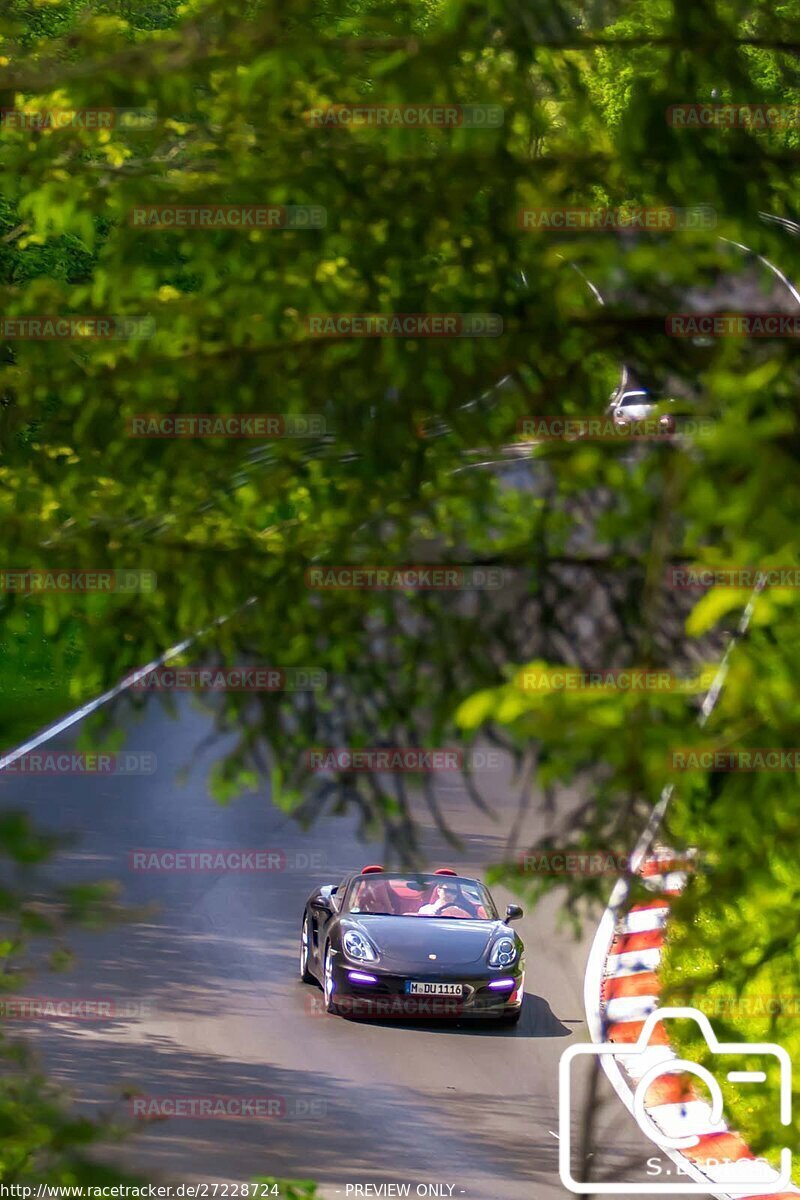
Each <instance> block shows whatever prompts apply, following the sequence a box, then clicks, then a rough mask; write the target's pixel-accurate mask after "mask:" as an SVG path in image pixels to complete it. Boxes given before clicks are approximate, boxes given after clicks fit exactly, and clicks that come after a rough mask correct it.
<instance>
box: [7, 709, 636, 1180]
mask: <svg viewBox="0 0 800 1200" xmlns="http://www.w3.org/2000/svg"><path fill="white" fill-rule="evenodd" d="M119 721H120V723H121V724H123V725H124V726H126V727H127V729H128V732H127V740H126V745H127V747H128V748H130V749H140V750H148V751H152V752H154V753H155V755H156V757H157V760H158V769H157V771H156V772H155V773H154V774H152V775H142V776H130V777H118V776H115V777H89V776H70V777H36V776H29V777H22V776H20V777H16V778H11V777H6V778H5V779H3V780H2V782H0V803H2V804H3V805H11V806H17V807H21V808H25V809H26V810H27V811H29V812H30V813H31V814H32V816H33V817H34V818H35V819H36V820H37V822H39V823H40V824H42V825H43V826H45V827H46V828H48V829H51V830H62V831H65V832H68V831H77V832H78V837H77V839H76V841H75V843H74V844H73V845H72V846H71V847H70V848H69V849H68V851H67V852H66V853H64V854H63V855H61V856H60V858H59V860H58V864H57V865H56V866H55V867H50V868H48V876H49V878H51V879H52V878H56V877H57V878H58V879H60V880H62V881H64V880H72V881H75V880H78V879H99V878H109V877H117V878H119V879H121V880H122V883H123V894H122V895H123V899H124V900H125V901H126V902H127V903H129V904H133V905H145V906H149V908H148V909H147V911H144V912H140V913H139V914H138V916H137V918H136V919H135V920H134V921H132V922H130V923H126V924H124V925H118V926H116V927H114V928H113V929H111V930H109V931H104V932H101V933H96V932H93V933H85V934H84V933H81V934H79V935H77V936H75V937H73V939H72V940H73V945H74V946H75V949H76V951H77V955H78V962H77V965H76V968H75V969H74V970H73V971H72V972H70V973H68V974H58V975H47V976H39V977H38V978H37V979H36V980H35V981H34V982H33V983H32V984H30V985H29V986H27V988H26V989H25V994H26V995H28V996H31V995H35V996H37V997H43V996H48V997H51V996H58V997H72V998H87V999H97V998H103V999H109V998H113V999H115V1000H116V1001H117V1002H126V1001H134V1002H136V1003H138V1004H140V1005H145V1006H149V1007H146V1008H145V1010H144V1011H141V1010H135V1011H134V1012H133V1013H132V1015H130V1016H121V1017H115V1018H113V1019H103V1020H92V1021H76V1020H74V1019H71V1018H70V1019H61V1020H52V1019H47V1020H44V1019H37V1020H34V1021H20V1022H19V1030H20V1033H21V1034H24V1035H25V1036H27V1037H29V1038H30V1039H32V1041H33V1043H34V1045H35V1046H36V1047H37V1048H38V1050H39V1051H40V1052H41V1054H42V1057H43V1060H44V1063H45V1065H46V1067H47V1069H48V1070H49V1071H50V1073H51V1074H53V1075H54V1076H55V1077H56V1078H57V1079H58V1080H60V1081H61V1082H63V1084H64V1085H65V1086H66V1087H68V1088H69V1090H70V1091H71V1093H72V1094H73V1095H74V1097H75V1102H76V1105H77V1106H78V1107H79V1108H81V1109H82V1110H84V1111H87V1112H96V1111H99V1110H101V1109H102V1110H107V1109H109V1108H113V1109H114V1110H115V1111H117V1112H118V1113H119V1114H120V1115H121V1116H123V1117H126V1118H127V1117H128V1116H129V1115H131V1119H132V1114H130V1113H129V1105H130V1101H128V1100H125V1099H120V1096H121V1095H122V1094H123V1091H124V1089H126V1088H134V1089H135V1090H136V1091H137V1092H138V1093H139V1094H140V1095H143V1096H146V1097H148V1098H157V1099H158V1100H159V1101H163V1100H164V1099H166V1098H169V1097H184V1098H186V1097H195V1098H196V1097H219V1096H224V1097H238V1098H239V1099H245V1100H247V1099H250V1100H252V1099H253V1098H264V1097H268V1098H271V1099H273V1100H274V1101H275V1103H274V1104H273V1105H272V1111H273V1112H274V1113H275V1112H276V1113H277V1115H274V1116H273V1117H271V1118H263V1117H253V1116H249V1117H240V1118H234V1117H227V1118H225V1119H199V1118H196V1117H174V1118H170V1119H168V1120H165V1121H161V1122H158V1123H156V1124H144V1125H137V1127H136V1132H135V1133H134V1135H133V1137H131V1138H130V1139H129V1140H127V1141H125V1142H123V1143H121V1144H119V1145H115V1146H113V1147H110V1148H104V1149H103V1151H102V1153H103V1155H104V1157H106V1158H109V1159H112V1160H113V1161H115V1162H117V1163H119V1164H121V1165H124V1166H127V1167H129V1168H132V1169H134V1170H135V1171H137V1172H138V1173H139V1174H140V1175H142V1176H144V1177H145V1178H146V1179H147V1180H149V1181H159V1180H177V1179H195V1180H209V1181H221V1180H227V1181H232V1180H238V1181H243V1180H248V1179H251V1178H253V1177H255V1176H258V1175H275V1176H278V1177H285V1178H313V1179H316V1180H318V1181H319V1182H320V1184H321V1188H322V1194H323V1196H324V1197H326V1200H328V1198H332V1197H337V1196H346V1195H347V1194H350V1195H357V1194H359V1193H358V1192H354V1191H353V1190H352V1185H356V1184H358V1185H366V1184H371V1185H379V1184H382V1183H410V1184H411V1185H412V1189H413V1188H414V1187H415V1186H416V1185H417V1184H427V1185H430V1184H439V1185H447V1186H446V1187H445V1189H444V1191H443V1192H442V1193H440V1194H443V1195H450V1194H452V1195H453V1196H464V1197H466V1198H468V1200H523V1198H525V1200H530V1198H531V1197H536V1198H537V1200H539V1198H541V1200H552V1198H554V1197H563V1196H565V1195H567V1193H566V1191H565V1190H564V1189H563V1187H562V1185H561V1183H560V1181H559V1178H558V1162H557V1150H558V1141H557V1136H556V1135H557V1132H558V1126H557V1124H556V1122H557V1119H558V1117H557V1100H558V1093H557V1088H558V1060H559V1056H560V1054H561V1051H562V1050H563V1049H564V1048H565V1047H566V1046H567V1045H568V1044H569V1042H570V1039H574V1038H578V1039H580V1040H586V1037H587V1035H586V1029H585V1024H584V1019H583V1006H582V982H583V972H584V966H585V961H586V954H587V951H588V941H589V938H590V937H591V934H592V932H593V926H594V923H593V922H592V921H591V920H590V921H589V922H588V923H587V926H586V930H585V937H583V938H581V939H579V940H575V939H574V937H573V936H572V935H571V934H570V933H569V932H568V931H567V929H566V928H565V927H562V925H561V924H560V923H559V920H558V902H557V898H556V897H553V898H552V899H551V900H549V901H548V902H546V903H544V904H543V905H541V906H539V907H538V908H537V909H536V911H535V912H534V913H530V912H528V913H526V915H525V917H524V919H523V920H522V921H521V922H520V925H519V928H520V932H521V933H522V936H523V938H524V939H525V941H526V945H527V978H526V992H527V995H526V1002H525V1011H524V1015H523V1018H522V1021H521V1022H520V1025H519V1026H518V1027H517V1028H516V1029H495V1028H489V1027H480V1026H478V1027H475V1026H470V1025H464V1026H448V1025H443V1024H440V1023H431V1024H428V1025H422V1026H418V1025H414V1024H412V1023H398V1022H390V1021H384V1022H381V1023H371V1022H356V1021H351V1020H345V1019H341V1018H336V1017H331V1016H327V1015H326V1014H324V1013H323V1011H322V1006H321V1004H320V996H321V993H320V992H319V991H318V990H317V989H316V988H314V987H310V986H304V985H303V984H301V983H300V981H299V978H298V972H297V950H298V936H299V929H300V919H301V914H302V908H303V902H304V900H305V898H306V896H307V894H308V893H309V892H310V891H311V890H312V888H313V887H314V886H315V885H316V884H318V883H320V882H337V881H338V880H339V879H340V878H341V876H343V875H344V874H345V872H346V871H348V870H350V869H352V868H353V867H354V866H361V865H363V864H364V863H365V862H372V861H375V860H376V857H377V856H378V852H376V850H375V847H374V846H373V847H369V846H365V845H364V844H363V843H362V842H361V841H360V840H359V837H358V835H357V831H356V828H355V825H354V823H353V822H352V821H351V820H348V819H346V818H326V819H324V820H319V821H318V822H317V823H316V824H315V825H314V826H313V828H312V829H311V830H310V831H308V832H304V831H303V830H301V829H300V828H299V827H298V826H297V825H296V824H295V823H294V822H293V821H292V820H291V819H289V818H288V817H287V816H286V815H285V814H283V813H281V812H280V811H278V810H277V809H276V808H275V807H274V806H273V805H272V804H271V803H270V799H269V795H268V789H267V785H266V784H265V785H264V790H263V791H262V792H261V793H260V794H257V795H249V796H243V797H241V798H239V799H238V800H236V801H235V802H234V803H233V804H231V805H229V806H227V807H221V806H219V805H216V804H215V803H214V802H213V801H212V800H211V798H210V796H209V794H208V791H207V786H206V777H207V771H208V768H209V766H210V764H211V763H212V762H213V761H214V759H215V757H217V756H218V755H219V753H220V752H221V749H223V748H224V743H220V742H215V741H214V740H213V736H212V722H211V720H210V717H209V716H208V715H207V714H205V713H202V712H198V711H197V709H196V708H195V707H193V706H192V704H191V702H190V701H189V700H186V699H182V700H181V702H180V704H179V718H178V719H177V720H174V721H170V720H167V719H165V717H164V715H163V713H162V711H161V710H160V708H159V707H158V705H157V704H154V703H152V702H151V703H149V704H148V707H147V709H146V711H145V714H144V717H143V718H136V719H134V718H133V717H132V716H131V714H130V713H129V712H128V711H127V709H126V708H125V706H123V707H122V710H121V711H120V712H119ZM74 732H75V731H73V733H74ZM52 745H53V746H65V747H66V746H71V745H74V738H73V737H72V736H69V737H67V736H65V737H63V738H61V739H59V740H58V741H57V742H55V743H53V744H52ZM479 782H480V786H481V791H482V793H483V794H484V795H485V796H486V797H487V799H488V801H489V804H490V805H491V807H492V809H493V810H494V817H493V818H492V817H489V816H487V815H485V814H483V813H481V812H479V811H478V810H477V809H476V808H475V807H474V806H473V805H472V804H471V803H470V802H469V800H468V798H467V797H466V795H465V793H464V791H463V788H462V787H461V786H460V785H459V784H458V783H457V782H456V781H455V780H454V779H452V778H451V779H450V781H449V782H448V781H447V780H444V781H443V782H442V785H441V786H440V787H439V788H438V795H439V799H440V802H441V805H442V808H443V809H444V811H445V812H446V813H447V815H448V817H449V819H450V820H451V821H452V824H453V826H454V827H455V828H456V829H457V830H458V832H459V834H460V836H461V838H462V839H463V842H464V848H463V850H462V851H461V852H460V853H458V854H455V855H454V854H453V852H452V851H448V850H446V848H445V847H444V846H443V843H442V840H441V836H440V835H439V834H438V833H437V832H436V830H435V829H433V828H432V827H431V823H430V821H429V820H428V819H427V818H426V815H425V813H424V812H423V811H420V819H421V821H422V822H423V826H424V846H425V858H426V862H427V865H429V866H432V867H435V866H439V865H452V866H455V867H456V868H457V869H459V870H463V871H473V872H475V873H480V872H481V871H482V870H483V869H484V868H485V867H486V866H487V865H488V864H490V863H492V862H494V861H497V860H498V859H500V858H501V857H503V854H504V853H505V851H506V848H507V843H508V839H509V834H510V832H511V830H512V829H513V828H514V827H515V825H518V826H519V829H518V834H519V841H518V844H519V845H520V846H522V845H524V844H525V837H526V836H528V837H530V836H531V835H534V834H537V835H540V834H541V833H542V832H543V831H544V829H545V826H544V824H543V822H544V817H543V816H542V815H541V813H540V812H539V811H531V812H530V813H528V814H525V815H523V817H522V819H521V821H520V820H518V816H519V814H518V812H517V793H516V790H515V789H514V788H512V787H511V786H510V780H509V778H508V775H507V770H506V769H505V768H504V767H501V768H498V767H497V766H494V767H493V768H492V769H489V770H487V771H485V772H483V773H482V774H479ZM569 807H570V798H569V796H566V797H565V798H564V799H563V800H562V801H561V802H559V806H558V819H561V820H566V821H568V812H569ZM426 820H427V823H426ZM142 848H155V849H160V850H171V849H174V850H189V851H191V850H195V851H197V850H205V851H207V850H214V851H216V850H226V851H229V850H237V849H246V850H247V849H260V850H263V849H269V850H272V851H275V852H278V853H279V854H280V855H282V856H284V857H285V865H284V869H282V870H276V871H272V872H269V873H264V872H252V871H250V872H247V871H238V872H234V871H228V872H223V873H220V872H216V873H209V872H180V873H179V872H158V873H152V872H141V871H133V870H131V869H130V855H131V852H132V851H134V850H136V849H142ZM609 888H610V883H609ZM495 898H496V899H497V900H498V903H500V904H502V905H505V904H506V903H507V902H509V901H511V900H512V899H515V897H513V896H511V895H510V894H508V893H504V892H502V891H500V890H497V891H496V892H495ZM598 1142H599V1145H598V1150H597V1156H596V1162H597V1163H598V1165H599V1167H600V1169H601V1170H602V1171H606V1170H616V1171H624V1170H625V1166H626V1164H629V1163H634V1164H635V1167H634V1168H633V1170H634V1173H633V1174H629V1175H622V1176H619V1177H620V1178H633V1179H642V1178H644V1165H643V1164H644V1163H645V1161H646V1159H647V1158H648V1157H649V1156H651V1155H652V1154H653V1153H654V1147H652V1146H651V1145H650V1143H647V1142H646V1141H645V1140H644V1138H643V1137H642V1136H641V1135H640V1134H639V1133H638V1131H637V1130H636V1129H635V1127H634V1126H633V1122H632V1121H631V1119H630V1118H629V1116H628V1115H627V1113H625V1111H624V1110H623V1109H622V1106H621V1105H620V1103H619V1101H618V1100H617V1099H616V1098H615V1097H613V1096H610V1098H609V1101H608V1104H607V1105H606V1106H604V1107H603V1109H602V1111H601V1113H600V1116H599V1137H598ZM348 1185H350V1188H349V1190H348ZM448 1187H450V1188H452V1191H451V1192H450V1191H448V1190H447V1188H448ZM360 1194H362V1195H363V1194H370V1192H366V1193H364V1192H361V1193H360ZM372 1194H380V1193H375V1192H372ZM411 1194H412V1195H413V1194H415V1193H414V1191H413V1190H412V1193H411ZM433 1194H436V1193H433Z"/></svg>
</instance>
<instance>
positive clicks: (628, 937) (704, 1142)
mask: <svg viewBox="0 0 800 1200" xmlns="http://www.w3.org/2000/svg"><path fill="white" fill-rule="evenodd" d="M663 861H664V860H663V858H652V857H650V858H644V859H643V861H642V862H641V864H640V865H639V868H638V873H639V874H640V875H641V876H642V877H643V878H644V879H645V882H646V885H647V886H648V888H649V889H650V890H652V891H654V892H656V893H658V894H657V896H656V897H655V898H654V899H653V900H648V901H645V902H644V903H639V904H633V905H631V906H629V907H628V906H625V905H624V903H623V901H624V900H625V898H626V896H627V891H628V886H627V883H626V882H625V881H624V880H620V882H619V883H618V885H617V888H616V889H615V893H614V894H613V895H612V897H611V900H610V902H609V905H608V907H607V908H606V911H605V912H604V914H603V918H602V920H601V922H600V925H599V927H598V930H597V933H596V935H595V940H594V943H593V945H592V949H591V952H590V955H589V962H588V965H587V969H586V977H585V980H584V1003H585V1006H586V1016H587V1023H588V1027H589V1033H590V1036H591V1040H592V1042H594V1043H596V1044H601V1043H618V1044H619V1046H620V1052H619V1054H616V1053H614V1054H605V1055H603V1056H600V1061H601V1063H602V1065H603V1069H604V1070H605V1072H606V1075H607V1076H608V1078H609V1081H610V1082H611V1085H612V1087H613V1088H614V1090H615V1091H616V1093H617V1095H618V1096H619V1097H620V1099H621V1100H622V1101H623V1103H624V1104H625V1106H626V1108H627V1109H628V1110H629V1112H631V1113H633V1100H634V1093H635V1091H636V1086H637V1084H638V1082H639V1080H640V1079H643V1078H644V1076H645V1074H647V1073H648V1072H649V1071H652V1069H653V1067H655V1066H656V1065H657V1064H660V1063H668V1062H670V1061H671V1060H673V1059H675V1060H677V1058H678V1056H677V1054H676V1053H675V1051H674V1050H673V1049H672V1048H671V1047H670V1045H669V1039H668V1035H667V1031H666V1029H665V1026H664V1024H663V1023H658V1024H656V1025H655V1027H654V1030H653V1034H652V1036H651V1037H650V1039H649V1041H648V1046H647V1049H646V1050H644V1052H642V1051H638V1052H637V1053H636V1054H632V1053H628V1054H626V1053H625V1049H624V1047H625V1046H632V1045H633V1044H634V1043H635V1042H636V1041H637V1040H638V1038H639V1036H640V1034H641V1033H642V1030H643V1027H644V1023H645V1021H646V1020H647V1018H648V1017H649V1016H650V1014H651V1013H653V1012H655V1011H656V1009H657V1008H658V1007H659V996H660V991H661V983H660V980H659V978H658V968H659V966H660V963H661V953H662V949H663V946H664V941H665V938H666V925H667V920H668V918H669V912H670V903H671V900H672V898H673V897H675V896H677V895H679V894H680V892H681V891H682V889H683V888H684V887H685V884H686V879H687V876H686V874H685V873H684V872H672V873H668V874H663V873H662V870H663ZM688 1080H689V1077H688V1076H687V1075H686V1074H685V1073H683V1072H681V1071H680V1069H678V1070H677V1071H675V1072H674V1073H672V1074H670V1073H669V1068H668V1067H666V1066H665V1068H664V1073H663V1074H662V1075H660V1076H659V1077H658V1078H657V1079H655V1080H654V1081H653V1082H652V1083H651V1085H650V1086H649V1087H648V1088H647V1091H646V1093H645V1099H644V1109H645V1113H646V1115H647V1116H648V1117H649V1118H650V1119H651V1120H652V1121H653V1123H654V1124H655V1126H656V1128H657V1129H658V1130H659V1131H660V1132H661V1133H662V1134H663V1135H664V1136H665V1137H669V1138H673V1137H695V1138H697V1139H698V1140H697V1141H696V1143H695V1145H693V1146H691V1147H688V1148H685V1149H682V1150H672V1149H668V1148H667V1147H664V1146H662V1145H660V1144H658V1143H656V1142H654V1145H655V1146H657V1147H658V1150H659V1153H660V1154H664V1155H666V1156H668V1157H669V1158H670V1159H672V1161H673V1163H675V1164H676V1166H677V1167H678V1168H679V1171H680V1175H679V1177H680V1178H684V1179H685V1180H686V1181H687V1183H688V1181H689V1180H690V1179H692V1180H695V1181H696V1183H698V1184H705V1185H707V1189H708V1194H709V1195H712V1196H716V1197H718V1200H734V1198H744V1197H746V1198H747V1200H767V1197H770V1196H771V1197H772V1200H794V1198H795V1197H797V1196H798V1195H800V1188H797V1187H795V1186H794V1185H793V1184H792V1185H790V1186H789V1189H788V1190H785V1191H777V1192H770V1191H768V1190H765V1189H768V1188H769V1187H770V1186H774V1184H775V1183H776V1182H777V1181H778V1179H779V1174H778V1172H777V1171H773V1170H772V1169H771V1168H770V1169H769V1172H768V1169H767V1167H766V1166H765V1165H764V1162H763V1160H758V1159H756V1156H755V1155H754V1154H753V1152H752V1151H751V1150H750V1148H749V1147H748V1145H747V1144H746V1142H745V1141H744V1139H743V1138H742V1137H741V1135H740V1134H738V1133H736V1132H734V1131H733V1130H731V1129H729V1128H728V1126H727V1125H726V1124H725V1123H724V1121H723V1122H722V1125H721V1126H720V1125H719V1124H714V1125H712V1124H711V1121H710V1117H711V1105H710V1104H707V1103H706V1101H705V1100H701V1099H699V1098H698V1096H697V1093H696V1092H695V1090H694V1088H693V1087H692V1085H691V1083H689V1082H688ZM672 1174H673V1175H675V1174H677V1172H674V1171H673V1172H672ZM651 1182H652V1188H651V1189H650V1190H652V1191H653V1192H656V1191H670V1190H671V1191H679V1190H680V1185H679V1184H676V1183H674V1184H672V1185H668V1186H666V1187H665V1186H664V1184H663V1183H662V1184H661V1185H660V1186H659V1183H658V1181H657V1180H656V1179H654V1178H652V1177H651ZM748 1185H752V1190H750V1187H749V1186H748ZM726 1186H727V1187H728V1188H731V1187H733V1188H734V1189H735V1190H727V1191H726V1190H719V1189H720V1188H722V1189H724V1188H725V1187H726ZM740 1189H741V1190H740ZM642 1190H643V1191H647V1190H648V1188H647V1187H644V1188H642Z"/></svg>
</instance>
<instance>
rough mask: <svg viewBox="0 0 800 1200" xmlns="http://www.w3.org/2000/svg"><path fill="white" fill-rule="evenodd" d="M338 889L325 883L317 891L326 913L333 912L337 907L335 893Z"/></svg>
mask: <svg viewBox="0 0 800 1200" xmlns="http://www.w3.org/2000/svg"><path fill="white" fill-rule="evenodd" d="M338 890H339V888H338V887H334V885H333V884H332V883H326V884H324V885H323V886H322V887H321V888H320V889H319V896H320V900H321V901H322V903H323V905H324V906H325V908H327V910H328V912H335V911H336V909H337V908H338V907H339V904H338V900H337V898H336V893H337V892H338Z"/></svg>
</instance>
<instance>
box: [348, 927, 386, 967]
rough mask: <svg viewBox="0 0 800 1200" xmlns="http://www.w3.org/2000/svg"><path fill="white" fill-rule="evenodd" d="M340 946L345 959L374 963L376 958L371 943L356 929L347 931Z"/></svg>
mask: <svg viewBox="0 0 800 1200" xmlns="http://www.w3.org/2000/svg"><path fill="white" fill-rule="evenodd" d="M342 945H343V946H344V952H345V954H346V955H347V957H348V958H352V959H355V961H356V962H375V960H376V958H377V957H378V956H377V954H376V953H375V948H374V946H373V945H372V943H371V942H369V941H368V940H367V939H366V938H365V937H364V935H363V933H359V932H358V930H356V929H348V930H347V933H346V934H345V935H344V937H343V938H342Z"/></svg>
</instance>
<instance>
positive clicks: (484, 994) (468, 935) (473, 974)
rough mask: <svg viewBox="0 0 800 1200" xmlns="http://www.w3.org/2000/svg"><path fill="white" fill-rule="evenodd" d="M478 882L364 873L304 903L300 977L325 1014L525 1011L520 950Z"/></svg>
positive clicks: (441, 875)
mask: <svg viewBox="0 0 800 1200" xmlns="http://www.w3.org/2000/svg"><path fill="white" fill-rule="evenodd" d="M521 916H522V909H521V908H519V907H518V905H516V904H510V905H509V906H508V908H507V909H506V915H505V919H501V918H500V916H499V914H498V912H497V909H496V908H495V904H494V901H493V900H492V897H491V896H490V895H489V892H488V891H487V890H486V888H485V887H484V886H483V884H482V883H480V882H479V881H478V880H477V879H470V878H468V877H467V876H462V875H457V874H456V872H455V871H451V870H450V869H449V868H441V869H440V870H438V871H434V872H432V873H421V874H418V873H414V872H407V871H402V872H395V871H384V870H383V868H382V867H379V866H370V867H364V868H363V870H362V871H360V872H358V873H354V874H352V875H348V876H347V878H346V879H344V880H343V881H342V883H340V884H338V886H333V885H331V884H328V885H326V886H324V887H320V888H318V889H317V890H316V891H315V892H314V893H313V894H312V895H311V896H310V897H309V898H308V901H307V902H306V907H305V912H304V914H303V927H302V932H301V935H300V974H301V976H302V979H303V982H304V983H312V982H317V983H319V984H320V985H321V986H322V990H323V994H324V997H325V1008H326V1010H327V1011H328V1012H330V1013H339V1014H341V1015H343V1016H345V1015H346V1016H358V1017H361V1016H363V1017H379V1018H380V1017H384V1018H391V1017H395V1018H398V1019H402V1018H404V1017H414V1016H421V1017H454V1018H458V1019H463V1018H466V1017H488V1018H495V1019H500V1020H502V1021H504V1022H508V1023H513V1022H516V1021H517V1020H518V1019H519V1015H520V1011H521V1009H522V993H523V985H524V978H525V963H524V958H523V955H524V950H525V948H524V946H523V944H522V940H521V938H520V937H519V936H518V935H517V934H516V933H515V932H514V931H513V930H512V929H510V928H509V924H510V922H511V921H515V920H517V919H518V918H519V917H521Z"/></svg>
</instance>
